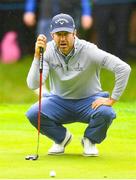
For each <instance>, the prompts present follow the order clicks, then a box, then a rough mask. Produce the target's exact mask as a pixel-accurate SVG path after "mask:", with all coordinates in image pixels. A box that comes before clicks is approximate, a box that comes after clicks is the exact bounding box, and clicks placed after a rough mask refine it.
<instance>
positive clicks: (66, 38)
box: [52, 31, 76, 55]
mask: <svg viewBox="0 0 136 180" xmlns="http://www.w3.org/2000/svg"><path fill="white" fill-rule="evenodd" d="M75 36H76V32H73V33H70V32H66V31H61V32H56V33H53V34H52V38H53V40H54V41H55V43H56V45H57V47H58V48H59V50H60V51H61V52H62V53H63V54H65V55H68V54H69V52H70V51H71V50H72V49H73V47H74V40H75Z"/></svg>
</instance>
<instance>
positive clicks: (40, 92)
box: [25, 47, 44, 160]
mask: <svg viewBox="0 0 136 180" xmlns="http://www.w3.org/2000/svg"><path fill="white" fill-rule="evenodd" d="M43 50H44V49H43V48H42V47H40V59H39V60H40V65H39V73H40V84H39V107H38V128H37V129H38V136H37V147H36V154H35V155H28V156H26V157H25V159H26V160H37V159H38V157H39V155H38V152H39V140H40V124H41V116H40V112H41V97H42V71H43Z"/></svg>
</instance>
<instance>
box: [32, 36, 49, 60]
mask: <svg viewBox="0 0 136 180" xmlns="http://www.w3.org/2000/svg"><path fill="white" fill-rule="evenodd" d="M46 44H47V38H46V36H45V35H43V34H40V35H39V36H38V37H37V41H36V43H35V54H34V57H35V58H36V59H39V57H40V47H42V48H43V49H44V50H45V49H46Z"/></svg>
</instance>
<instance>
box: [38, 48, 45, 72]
mask: <svg viewBox="0 0 136 180" xmlns="http://www.w3.org/2000/svg"><path fill="white" fill-rule="evenodd" d="M43 51H44V49H43V48H42V47H40V66H39V70H40V71H42V70H43Z"/></svg>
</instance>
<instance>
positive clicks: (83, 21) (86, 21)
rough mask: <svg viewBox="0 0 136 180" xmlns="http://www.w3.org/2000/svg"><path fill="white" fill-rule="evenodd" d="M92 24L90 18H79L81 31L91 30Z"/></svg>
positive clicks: (86, 16)
mask: <svg viewBox="0 0 136 180" xmlns="http://www.w3.org/2000/svg"><path fill="white" fill-rule="evenodd" d="M92 24H93V18H92V16H89V15H83V16H82V17H81V25H82V27H83V29H85V30H87V29H89V28H91V27H92Z"/></svg>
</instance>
